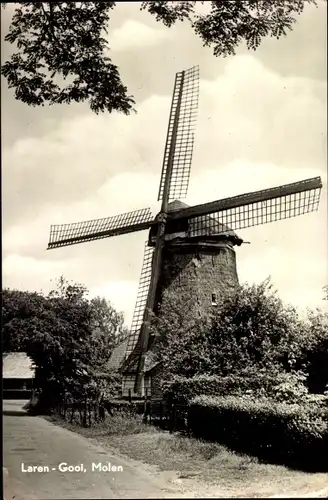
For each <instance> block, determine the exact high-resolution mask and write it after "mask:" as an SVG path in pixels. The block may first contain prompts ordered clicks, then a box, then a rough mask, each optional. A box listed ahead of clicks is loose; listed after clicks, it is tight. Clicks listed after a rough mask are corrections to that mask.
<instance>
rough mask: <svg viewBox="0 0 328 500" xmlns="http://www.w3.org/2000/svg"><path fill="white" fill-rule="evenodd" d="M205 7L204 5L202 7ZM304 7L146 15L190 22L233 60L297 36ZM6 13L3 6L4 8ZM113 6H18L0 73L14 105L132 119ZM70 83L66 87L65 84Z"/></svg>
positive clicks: (251, 2) (243, 5)
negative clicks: (267, 42) (112, 41)
mask: <svg viewBox="0 0 328 500" xmlns="http://www.w3.org/2000/svg"><path fill="white" fill-rule="evenodd" d="M199 3H202V4H203V3H204V2H199ZM305 4H314V5H316V0H275V1H272V0H230V1H226V0H217V1H213V2H207V5H208V7H209V12H208V13H206V14H200V13H197V6H196V2H195V1H175V2H170V1H153V0H152V1H146V2H141V7H140V8H141V9H142V10H147V11H148V12H149V13H150V14H151V15H153V16H155V18H156V20H157V21H159V22H162V23H163V24H164V25H165V26H166V27H168V28H170V27H171V26H173V25H174V24H175V23H176V22H177V21H186V22H188V23H189V24H190V25H191V28H192V29H193V30H194V32H195V33H196V34H197V35H198V36H199V37H200V39H201V40H202V42H203V44H204V45H205V46H210V47H212V48H213V53H214V55H215V56H223V57H225V56H227V55H233V54H235V51H236V48H237V47H238V46H239V45H240V44H241V43H242V42H246V45H247V47H248V48H249V49H253V50H255V49H257V48H258V47H259V45H260V44H261V42H262V40H263V38H265V37H268V36H273V37H276V38H277V39H279V38H281V37H282V36H285V35H286V34H287V32H288V31H290V30H292V28H293V24H294V22H295V21H296V17H297V16H298V15H299V14H301V13H302V12H303V10H304V6H305ZM2 5H3V6H5V4H2ZM115 6H116V2H19V6H18V7H17V8H16V9H15V13H14V15H13V18H12V22H11V25H10V29H9V32H8V34H7V35H6V36H5V40H6V41H7V42H9V43H11V44H14V45H16V49H15V52H14V54H13V55H12V56H11V57H10V59H9V60H7V61H5V62H4V64H3V66H2V70H1V71H2V74H3V75H4V76H5V77H6V79H7V82H8V85H9V87H10V88H13V89H15V98H16V99H17V100H19V101H22V102H24V103H26V104H28V105H31V106H40V105H41V106H43V105H44V104H45V103H49V104H61V103H70V102H72V101H75V102H83V101H87V102H88V103H89V106H90V108H91V109H92V111H94V112H95V113H99V112H104V111H108V112H110V113H111V112H112V111H113V110H116V111H118V112H122V113H125V114H129V113H130V112H131V111H132V110H133V105H134V100H133V97H132V96H130V95H128V93H127V87H126V86H124V84H123V83H122V80H121V76H120V73H119V70H118V68H117V66H116V65H115V64H114V63H113V62H112V60H111V58H110V57H108V55H106V52H108V49H109V46H108V40H107V39H106V38H105V35H107V34H108V31H107V27H108V23H109V20H110V12H111V11H112V10H113V9H114V8H115ZM67 82H68V83H67Z"/></svg>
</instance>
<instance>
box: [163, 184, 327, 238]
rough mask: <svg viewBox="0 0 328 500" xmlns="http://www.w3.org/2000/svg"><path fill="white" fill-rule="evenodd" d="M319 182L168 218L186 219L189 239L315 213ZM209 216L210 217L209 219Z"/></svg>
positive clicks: (230, 200) (227, 200)
mask: <svg viewBox="0 0 328 500" xmlns="http://www.w3.org/2000/svg"><path fill="white" fill-rule="evenodd" d="M321 188H322V182H321V179H320V177H314V178H312V179H307V180H304V181H301V182H295V183H292V184H287V185H284V186H279V187H276V188H271V189H265V190H262V191H255V192H253V193H248V194H244V195H240V196H234V197H232V198H225V199H223V200H218V201H214V202H211V203H204V204H202V205H196V206H194V207H188V208H185V209H182V210H180V211H179V213H172V214H169V218H171V219H176V218H184V217H186V218H188V219H189V236H202V235H203V234H205V233H206V235H209V234H211V233H212V234H218V233H220V232H221V231H226V227H227V226H228V227H229V228H230V229H233V230H239V229H244V228H247V227H251V226H257V225H259V224H267V223H269V222H275V221H278V220H282V219H287V218H290V217H297V216H299V215H302V214H305V213H308V212H313V211H316V210H317V209H318V205H319V201H320V193H321ZM209 215H211V217H209Z"/></svg>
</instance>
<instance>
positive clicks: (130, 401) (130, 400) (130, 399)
mask: <svg viewBox="0 0 328 500" xmlns="http://www.w3.org/2000/svg"><path fill="white" fill-rule="evenodd" d="M129 403H132V395H131V389H129Z"/></svg>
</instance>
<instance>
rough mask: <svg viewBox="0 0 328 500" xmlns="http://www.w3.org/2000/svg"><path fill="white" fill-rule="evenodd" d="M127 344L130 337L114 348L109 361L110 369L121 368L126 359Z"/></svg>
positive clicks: (108, 366)
mask: <svg viewBox="0 0 328 500" xmlns="http://www.w3.org/2000/svg"><path fill="white" fill-rule="evenodd" d="M127 345H128V339H127V338H126V339H125V340H123V341H122V342H120V343H119V344H118V345H117V346H116V347H115V348H114V349H113V351H112V354H111V356H110V358H109V361H108V363H107V368H109V369H110V370H119V368H120V367H121V365H122V363H123V360H124V356H125V352H126V348H127Z"/></svg>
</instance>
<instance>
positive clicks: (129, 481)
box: [3, 401, 179, 500]
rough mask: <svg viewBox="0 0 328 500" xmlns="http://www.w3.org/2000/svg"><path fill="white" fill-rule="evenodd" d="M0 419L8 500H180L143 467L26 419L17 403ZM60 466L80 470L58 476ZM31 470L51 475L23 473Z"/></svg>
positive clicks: (41, 422) (176, 491) (171, 488)
mask: <svg viewBox="0 0 328 500" xmlns="http://www.w3.org/2000/svg"><path fill="white" fill-rule="evenodd" d="M3 414H4V417H3V432H4V436H3V438H4V453H3V466H4V468H5V469H6V471H5V474H6V477H5V480H6V482H7V485H9V486H7V491H6V492H5V499H6V500H12V499H13V498H14V499H15V500H41V499H42V500H48V499H56V500H57V499H58V500H59V499H73V498H74V499H82V498H90V499H92V498H94V499H95V498H98V499H104V498H163V497H165V498H170V497H172V496H173V497H174V496H176V495H178V494H179V488H178V487H177V486H175V487H174V486H173V485H172V484H171V485H169V484H168V483H167V482H165V481H164V480H163V479H161V478H159V477H154V476H153V475H152V474H151V472H150V471H148V470H147V468H146V466H145V467H140V466H139V467H137V466H136V465H135V464H132V463H131V462H130V461H128V460H124V459H122V458H118V457H117V456H116V455H115V454H113V453H111V452H110V451H108V450H105V449H104V448H102V447H101V446H97V445H95V444H93V443H91V441H90V440H87V439H85V438H84V437H82V436H80V435H79V434H76V433H73V432H70V431H68V430H66V429H63V428H61V427H58V426H55V425H53V424H51V423H50V422H47V421H46V420H44V419H42V418H39V417H30V416H28V415H27V414H26V412H24V411H23V410H22V409H21V402H10V401H5V402H4V405H3ZM62 463H66V464H68V465H72V466H74V465H79V464H83V466H82V471H80V472H68V471H60V470H59V468H62V467H64V466H59V464H62ZM93 464H96V466H97V464H103V465H104V466H105V468H106V466H107V467H108V464H110V466H109V468H110V469H111V470H110V471H106V470H103V471H100V470H99V467H98V469H95V466H93ZM29 466H30V467H31V466H40V467H48V469H49V471H44V472H40V471H35V472H25V470H28V467H29ZM114 467H116V470H113V468H114ZM93 469H94V470H93Z"/></svg>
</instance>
